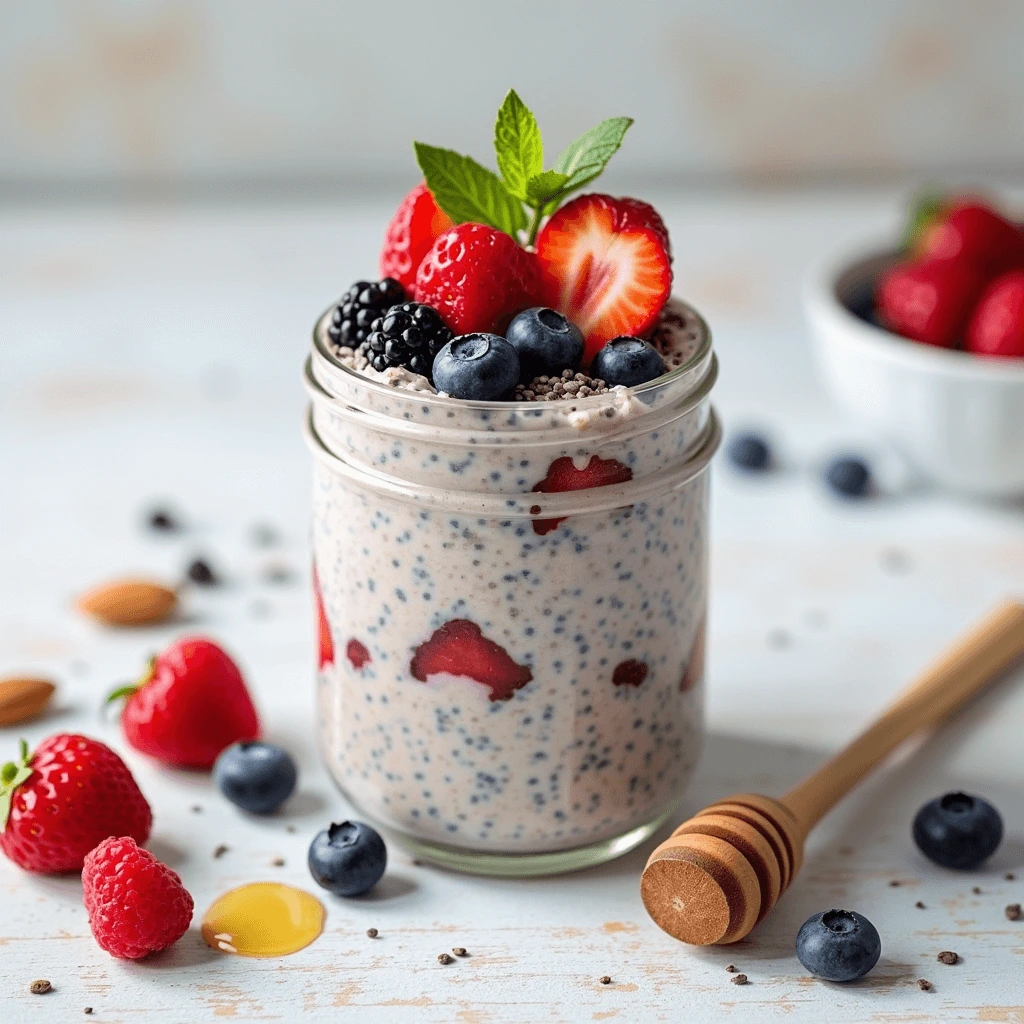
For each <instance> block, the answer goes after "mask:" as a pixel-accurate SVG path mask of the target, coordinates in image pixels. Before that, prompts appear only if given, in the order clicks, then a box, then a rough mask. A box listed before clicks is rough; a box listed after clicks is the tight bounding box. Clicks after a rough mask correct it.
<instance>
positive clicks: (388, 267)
mask: <svg viewBox="0 0 1024 1024" xmlns="http://www.w3.org/2000/svg"><path fill="white" fill-rule="evenodd" d="M451 226H452V222H451V220H450V219H449V217H448V214H446V213H445V212H444V210H442V209H441V207H440V206H438V205H437V203H436V202H435V201H434V197H433V195H431V193H430V189H428V188H427V186H426V184H424V183H422V182H421V183H420V184H419V185H417V186H416V187H415V188H414V189H413V190H412V191H411V192H410V193H409V194H408V195H407V196H406V197H405V198H404V199H403V200H402V204H401V206H399V207H398V209H397V210H396V211H395V215H394V217H392V218H391V223H390V224H388V226H387V230H386V231H385V232H384V245H383V246H382V247H381V250H380V276H381V277H382V278H384V277H393V278H394V279H395V280H396V281H400V282H401V284H402V287H403V288H404V289H405V290H406V291H407V292H408V293H409V294H410V295H412V290H413V287H414V286H415V284H416V271H417V270H418V269H419V265H420V263H421V262H422V260H423V257H424V256H425V255H426V254H427V251H428V250H429V249H430V247H431V246H432V245H433V244H434V239H435V238H437V236H438V235H440V234H441V233H442V232H444V231H447V230H448V229H449V228H450V227H451Z"/></svg>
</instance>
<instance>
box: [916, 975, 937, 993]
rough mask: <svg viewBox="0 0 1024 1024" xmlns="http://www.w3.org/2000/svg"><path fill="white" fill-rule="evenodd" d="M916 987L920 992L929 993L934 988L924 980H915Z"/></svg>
mask: <svg viewBox="0 0 1024 1024" xmlns="http://www.w3.org/2000/svg"><path fill="white" fill-rule="evenodd" d="M917 987H918V988H919V989H920V990H921V991H922V992H931V990H932V989H933V988H935V986H934V985H933V984H932V983H931V982H930V981H927V980H925V979H924V978H918V979H917Z"/></svg>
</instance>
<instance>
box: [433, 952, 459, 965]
mask: <svg viewBox="0 0 1024 1024" xmlns="http://www.w3.org/2000/svg"><path fill="white" fill-rule="evenodd" d="M437 962H438V963H439V964H453V963H455V957H453V956H452V955H451V953H438V954H437Z"/></svg>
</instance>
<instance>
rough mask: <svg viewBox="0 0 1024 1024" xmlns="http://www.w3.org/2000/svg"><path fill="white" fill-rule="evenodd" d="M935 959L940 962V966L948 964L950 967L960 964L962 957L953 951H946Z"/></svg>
mask: <svg viewBox="0 0 1024 1024" xmlns="http://www.w3.org/2000/svg"><path fill="white" fill-rule="evenodd" d="M935 959H936V960H938V961H939V963H940V964H947V965H948V966H952V965H953V964H958V963H960V957H959V956H957V954H956V953H954V952H953V951H952V950H951V949H944V950H943V951H942V952H941V953H940V954H939V955H938V956H937V957H936V958H935Z"/></svg>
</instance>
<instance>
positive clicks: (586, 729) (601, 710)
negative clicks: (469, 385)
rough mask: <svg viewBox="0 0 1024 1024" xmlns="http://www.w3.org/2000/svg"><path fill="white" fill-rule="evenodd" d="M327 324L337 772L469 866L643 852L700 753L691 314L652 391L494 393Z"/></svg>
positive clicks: (322, 360) (418, 844)
mask: <svg viewBox="0 0 1024 1024" xmlns="http://www.w3.org/2000/svg"><path fill="white" fill-rule="evenodd" d="M329 321H330V313H327V314H325V315H324V317H322V318H321V320H320V321H319V323H318V325H317V328H316V330H315V332H314V338H313V351H312V355H311V357H310V360H309V362H308V363H307V370H306V383H307V388H308V391H309V393H310V396H311V399H312V402H311V406H310V412H309V418H308V422H307V439H308V441H309V443H310V446H311V448H312V450H313V452H314V454H315V470H314V514H313V545H314V558H315V584H316V590H317V610H318V616H319V623H320V656H319V670H318V694H319V698H318V717H319V722H318V728H319V738H320V743H321V746H322V751H323V755H324V757H325V759H326V763H327V765H328V768H329V769H330V772H331V774H332V775H333V777H334V778H335V780H336V781H337V783H338V785H339V786H340V787H341V789H342V790H343V792H344V793H345V795H346V796H347V797H348V798H349V799H350V800H351V802H352V803H353V804H354V805H355V806H356V807H357V808H358V809H359V810H360V811H361V812H362V813H364V814H366V815H367V816H369V817H370V818H372V819H373V820H375V821H376V822H378V823H380V824H383V825H384V826H386V827H388V828H391V829H393V830H395V831H396V832H397V833H398V834H399V836H400V837H401V838H403V839H404V840H405V841H406V842H407V843H408V844H409V845H411V846H412V847H413V848H414V849H415V850H416V851H417V852H418V853H421V854H423V855H425V856H428V857H432V858H434V859H436V860H439V861H442V862H445V863H448V864H450V865H452V866H455V867H462V868H466V869H469V870H480V871H490V872H493V873H501V874H516V873H519V874H528V873H534V872H536V871H542V870H544V871H547V870H558V869H560V868H570V867H579V866H583V865H584V864H586V863H594V862H597V861H600V860H604V859H608V858H610V857H612V856H617V855H619V854H621V853H623V852H625V851H626V850H627V849H629V848H631V847H632V846H634V845H636V844H637V843H639V842H641V841H642V840H643V839H645V838H646V837H647V836H648V835H649V834H650V833H651V832H653V831H654V830H655V829H656V828H657V827H658V825H660V824H661V822H662V821H663V820H664V819H665V818H666V816H667V815H668V814H669V813H670V812H671V810H672V809H673V807H674V806H675V804H676V803H677V801H678V800H679V798H680V797H681V795H682V793H683V790H684V787H685V786H686V783H687V781H688V780H689V778H690V776H691V774H692V772H693V769H694V766H695V764H696V761H697V758H698V755H699V752H700V748H701V739H702V730H703V719H702V713H703V686H702V680H703V660H704V659H703V651H704V641H703V637H704V621H705V609H706V575H707V574H706V566H707V477H706V474H705V472H704V470H705V468H706V466H707V463H708V460H709V458H710V456H711V454H712V453H713V452H714V450H715V448H716V446H717V443H718V427H717V423H716V420H715V417H714V414H713V412H712V410H711V406H710V401H709V393H710V390H711V387H712V385H713V383H714V380H715V376H716V372H717V371H716V362H715V358H714V355H713V353H712V350H711V341H710V336H709V334H708V331H707V328H706V326H705V324H704V322H703V321H702V320H701V318H700V317H699V316H698V315H697V314H696V313H695V312H694V311H693V310H692V309H691V308H690V307H689V306H687V305H685V304H684V303H683V302H681V301H679V300H676V299H673V300H670V302H669V303H668V304H667V305H666V307H665V309H664V310H663V312H662V315H661V318H660V321H659V323H658V325H657V326H656V328H655V330H654V332H653V333H652V335H651V337H650V340H651V342H652V344H654V345H655V347H657V348H658V349H659V351H660V352H661V353H662V356H663V358H664V361H665V370H666V372H665V374H664V375H663V376H661V377H658V378H657V379H656V380H653V381H650V382H649V383H645V384H642V385H640V386H638V387H636V388H626V387H614V388H610V389H608V390H606V391H601V392H599V393H590V394H586V395H584V396H583V397H579V395H578V394H576V395H573V394H572V393H571V389H570V391H569V392H568V393H567V392H566V391H565V389H564V388H562V389H560V391H561V393H560V394H559V395H558V397H557V398H555V399H551V398H548V397H546V396H542V398H541V400H527V401H523V400H520V401H516V402H511V401H508V402H497V401H491V402H482V401H462V400H455V399H451V398H448V397H446V396H444V395H443V394H438V393H436V391H435V390H434V388H433V387H432V385H431V384H430V381H429V380H427V379H426V378H425V377H422V376H419V375H416V374H412V373H410V372H409V371H408V370H405V369H403V368H401V367H390V368H388V369H387V370H385V371H383V372H378V371H375V370H373V369H372V368H371V367H368V366H366V365H365V362H364V363H363V365H358V364H357V360H356V354H355V352H354V351H353V350H352V349H348V350H347V351H346V350H345V349H343V348H341V349H339V348H338V347H337V346H335V345H334V344H332V342H331V340H330V338H329V337H328V333H327V326H328V323H329ZM593 390H595V389H593V388H590V387H589V386H588V391H593ZM552 855H554V856H552ZM531 865H532V866H531Z"/></svg>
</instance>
